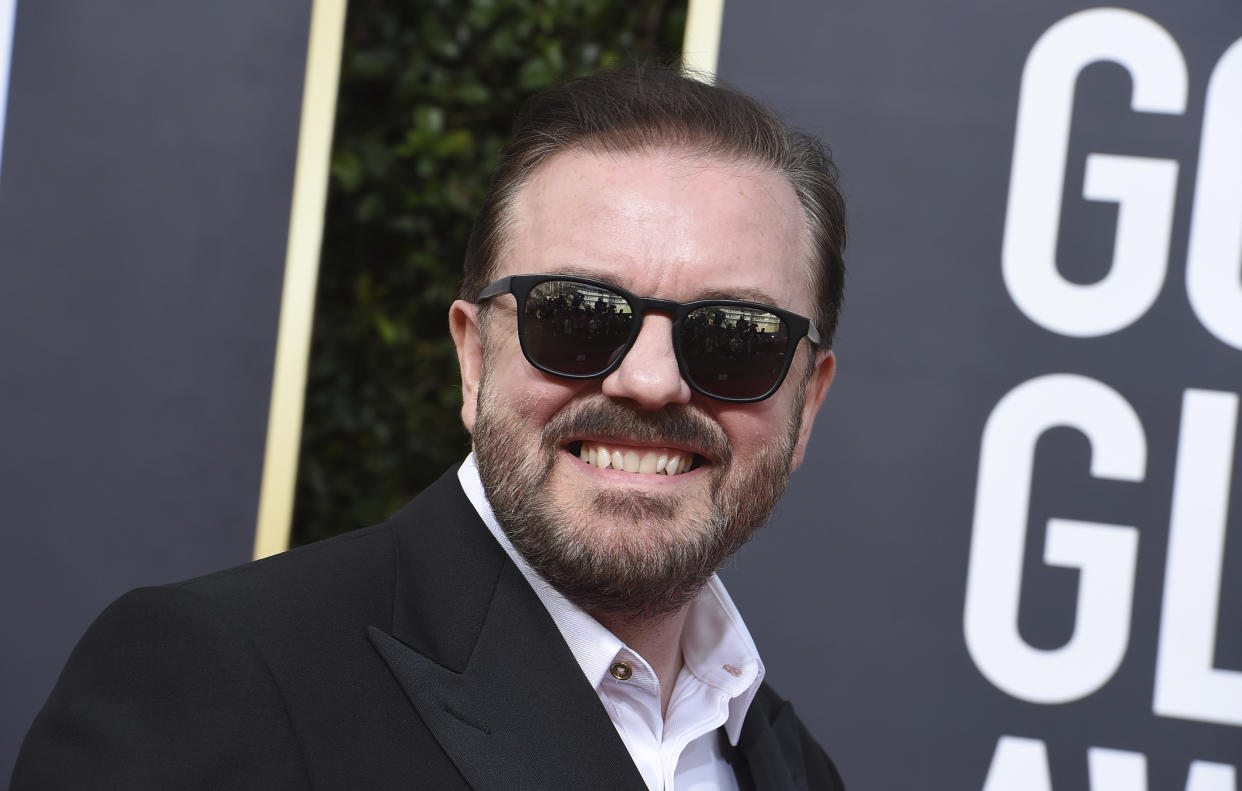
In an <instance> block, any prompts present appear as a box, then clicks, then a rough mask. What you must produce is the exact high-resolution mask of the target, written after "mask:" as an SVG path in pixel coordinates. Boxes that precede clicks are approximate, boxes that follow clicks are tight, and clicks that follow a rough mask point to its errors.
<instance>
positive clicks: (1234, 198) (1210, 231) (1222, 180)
mask: <svg viewBox="0 0 1242 791" xmlns="http://www.w3.org/2000/svg"><path fill="white" fill-rule="evenodd" d="M1240 140H1242V40H1238V41H1236V42H1234V44H1233V46H1231V47H1230V48H1229V49H1227V50H1225V54H1224V55H1222V56H1221V59H1220V61H1219V62H1218V63H1217V64H1216V68H1215V69H1214V70H1213V71H1212V79H1211V80H1209V81H1208V90H1207V105H1206V107H1205V108H1204V113H1203V137H1202V138H1201V140H1200V143H1199V173H1198V175H1197V176H1196V177H1195V203H1194V213H1193V214H1192V215H1191V220H1190V245H1189V247H1188V249H1187V252H1186V293H1187V295H1188V296H1189V297H1190V306H1191V307H1192V308H1193V309H1194V311H1195V315H1196V316H1198V317H1199V321H1200V322H1202V323H1203V326H1204V327H1206V328H1207V330H1208V332H1210V333H1212V334H1213V335H1215V336H1216V337H1217V338H1219V339H1220V340H1222V341H1224V342H1225V343H1227V344H1229V345H1230V346H1232V347H1234V348H1235V349H1242V146H1240V145H1239V144H1238V141H1240Z"/></svg>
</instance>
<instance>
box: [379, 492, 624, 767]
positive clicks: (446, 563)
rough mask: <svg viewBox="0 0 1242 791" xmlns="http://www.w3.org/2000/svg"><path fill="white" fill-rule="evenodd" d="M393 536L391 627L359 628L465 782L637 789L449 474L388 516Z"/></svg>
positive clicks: (565, 659) (531, 601)
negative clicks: (395, 580) (395, 572)
mask: <svg viewBox="0 0 1242 791" xmlns="http://www.w3.org/2000/svg"><path fill="white" fill-rule="evenodd" d="M450 475H452V477H453V480H452V481H451V482H449V481H447V479H448V478H449V476H450ZM446 484H447V485H446ZM394 534H395V535H396V537H397V542H398V552H399V555H400V557H401V560H400V569H399V584H398V586H397V600H396V601H395V603H394V622H393V626H392V630H391V633H390V632H389V631H385V630H383V629H380V628H377V627H374V626H373V627H371V628H370V629H369V630H368V634H369V637H370V639H371V642H372V644H373V645H374V646H375V648H376V650H377V651H378V652H379V654H380V656H381V657H383V659H384V661H385V663H387V665H388V667H389V669H390V670H391V671H392V673H393V675H394V676H395V677H396V678H397V681H398V682H399V683H400V685H401V687H402V689H403V690H404V691H405V694H406V696H407V697H408V698H409V700H410V702H411V703H412V704H413V706H414V708H415V709H416V710H417V711H418V713H419V716H420V717H421V718H422V720H423V722H424V723H425V724H426V725H427V728H428V729H429V730H430V731H431V732H432V733H433V734H434V735H435V737H436V739H437V740H438V741H439V743H440V746H441V747H442V748H443V749H444V751H445V753H446V754H448V756H449V757H450V758H451V759H452V761H453V763H454V764H455V765H456V766H457V768H458V770H459V771H460V772H461V773H462V775H463V776H464V777H465V778H466V781H467V782H468V783H470V785H471V786H473V787H474V788H475V789H478V791H485V790H487V789H496V790H497V791H499V790H500V789H505V790H506V791H508V790H509V789H515V788H539V789H567V790H568V789H580V788H599V789H617V790H618V791H620V790H621V789H629V790H630V791H641V789H644V788H645V787H646V786H645V784H644V783H643V780H642V777H641V775H639V773H638V770H637V769H636V768H635V767H634V763H633V760H632V759H631V758H630V755H629V753H628V752H627V751H626V749H625V746H624V744H622V742H621V739H620V737H619V736H618V735H617V732H616V729H615V728H614V727H613V725H612V722H611V721H610V720H609V718H608V715H607V713H606V712H605V711H604V708H603V705H602V704H601V703H600V701H599V698H598V696H597V695H596V694H595V690H594V689H592V688H591V685H590V684H589V683H588V682H587V680H586V679H585V678H584V677H583V675H582V671H581V669H580V668H579V667H578V664H577V662H576V661H574V658H573V655H572V654H571V653H570V651H569V647H568V646H567V645H565V642H564V640H563V639H562V638H561V635H560V632H559V631H558V630H557V629H556V625H555V624H554V623H553V622H552V619H551V616H549V615H548V613H547V611H546V610H545V609H544V607H543V604H542V603H541V602H540V601H539V598H538V597H537V596H536V595H535V593H534V591H532V590H531V589H530V586H529V584H528V583H527V582H526V579H525V578H524V577H522V574H521V572H520V571H518V569H517V567H516V566H514V565H513V563H512V562H511V561H510V560H509V559H508V557H507V556H506V555H505V554H504V551H503V550H502V549H501V548H500V547H499V546H498V545H497V544H496V541H495V539H494V538H492V536H491V535H490V534H489V533H488V531H487V528H486V526H484V525H483V524H482V522H481V521H480V520H479V517H478V515H477V514H476V513H475V511H474V509H473V507H472V506H471V505H470V503H469V500H467V499H466V497H465V495H464V494H463V493H462V492H461V489H460V486H459V485H458V483H457V481H456V476H455V475H453V474H452V473H451V472H450V474H449V475H446V476H445V477H444V478H442V479H441V480H440V481H439V482H438V483H437V484H435V485H434V486H433V487H432V488H431V489H429V490H428V491H427V493H426V494H424V495H423V496H420V497H419V498H418V500H415V502H414V503H412V504H411V506H409V507H407V509H406V510H405V511H403V512H402V514H399V515H398V516H397V517H395V518H394Z"/></svg>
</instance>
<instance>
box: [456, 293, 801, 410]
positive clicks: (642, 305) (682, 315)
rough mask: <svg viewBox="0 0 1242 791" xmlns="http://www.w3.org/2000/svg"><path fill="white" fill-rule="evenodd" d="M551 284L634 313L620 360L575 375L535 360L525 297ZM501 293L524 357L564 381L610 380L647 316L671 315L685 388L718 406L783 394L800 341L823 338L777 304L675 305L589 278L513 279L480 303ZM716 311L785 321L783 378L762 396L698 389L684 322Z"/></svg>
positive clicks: (485, 295)
mask: <svg viewBox="0 0 1242 791" xmlns="http://www.w3.org/2000/svg"><path fill="white" fill-rule="evenodd" d="M550 281H567V282H570V283H582V284H584V285H588V286H592V287H594V288H598V289H601V290H604V291H610V292H612V293H614V294H616V295H617V296H619V297H621V298H622V299H624V300H625V301H626V302H627V303H629V306H630V311H631V314H632V315H633V317H634V319H635V320H634V322H633V325H632V326H631V328H630V334H629V337H628V338H626V339H625V343H624V344H623V345H622V347H621V349H622V351H621V353H620V354H617V355H616V357H615V359H614V360H613V361H612V362H611V363H610V364H609V365H608V366H607V367H606V368H604V369H602V370H600V371H598V372H595V373H589V374H572V373H564V372H562V371H557V370H554V369H552V368H548V367H547V366H545V365H542V364H540V363H539V361H537V360H535V359H534V358H533V357H532V356H531V354H530V352H529V351H528V350H527V348H526V298H527V297H528V296H530V292H531V291H532V290H533V289H534V288H535V286H537V285H539V284H540V283H547V282H550ZM501 294H512V295H513V296H514V298H515V299H517V323H518V343H519V344H520V345H521V347H522V354H523V355H524V356H525V357H526V361H527V362H529V363H530V364H531V365H533V366H534V367H535V368H538V369H539V370H540V371H543V372H544V373H548V374H552V375H553V376H560V377H562V378H565V379H599V378H601V377H604V376H607V375H608V374H610V373H612V372H613V371H615V370H616V369H617V368H618V367H619V366H620V365H621V361H622V360H624V359H625V355H627V354H629V353H630V349H632V348H633V347H634V341H635V340H636V339H637V338H638V333H639V332H640V331H641V330H642V325H643V317H644V316H646V314H647V312H648V311H651V312H653V313H666V314H669V315H671V316H672V317H673V355H674V357H676V359H677V368H678V370H679V371H680V372H681V378H682V379H683V380H685V382H686V384H688V385H690V389H692V390H694V391H695V392H696V393H699V394H701V395H705V396H707V397H708V398H714V399H716V400H717V401H728V402H730V403H739V404H749V403H754V402H756V401H762V400H764V399H765V398H769V397H771V395H772V394H773V393H775V392H776V391H777V390H779V389H780V386H781V385H782V384H784V382H785V377H786V376H787V375H788V374H789V366H790V365H791V364H792V362H793V357H794V352H795V351H796V350H797V347H798V342H799V341H801V340H802V339H803V338H806V339H807V341H808V342H809V343H810V344H811V345H812V346H819V344H820V335H819V330H818V329H817V328H816V327H815V325H814V324H813V323H812V322H811V320H810V319H808V318H807V317H805V316H799V315H798V314H797V313H790V312H789V311H787V310H782V309H781V308H777V307H773V306H772V305H764V304H763V303H761V302H746V301H743V300H736V299H702V300H696V301H694V302H674V301H673V300H670V299H655V298H653V297H640V296H637V295H636V294H632V293H630V292H629V291H626V290H625V289H623V288H621V287H620V286H617V285H613V284H612V283H607V282H605V281H602V280H593V279H591V278H589V277H578V276H575V275H548V274H541V275H508V276H506V277H502V278H500V279H499V280H497V281H495V282H494V283H491V284H489V285H487V286H486V287H485V288H484V289H483V290H482V291H480V292H479V296H478V298H477V299H476V300H475V302H476V304H477V303H480V302H483V301H484V300H487V299H491V298H492V297H496V296H499V295H501ZM714 306H720V307H732V308H751V309H753V310H761V311H764V312H766V313H771V314H772V315H774V316H776V317H777V318H778V319H780V320H781V321H782V322H783V323H784V324H785V327H786V328H787V329H788V330H789V338H788V340H787V341H786V343H787V347H786V349H785V359H784V365H783V367H782V368H781V371H780V374H779V375H778V376H777V377H776V381H775V382H774V383H773V384H772V386H771V387H770V388H768V389H767V390H766V391H765V392H764V393H763V394H762V395H757V396H751V397H747V398H735V397H731V396H722V395H717V394H716V393H713V392H711V391H710V390H705V389H704V388H703V387H701V386H700V385H698V384H697V383H696V382H695V381H694V379H693V378H692V377H691V376H690V372H689V367H688V366H687V365H686V360H685V354H684V352H683V350H682V333H681V331H680V330H681V326H682V322H683V321H684V320H685V319H686V317H687V316H689V315H690V314H691V313H693V312H694V311H696V310H701V309H703V308H710V307H714Z"/></svg>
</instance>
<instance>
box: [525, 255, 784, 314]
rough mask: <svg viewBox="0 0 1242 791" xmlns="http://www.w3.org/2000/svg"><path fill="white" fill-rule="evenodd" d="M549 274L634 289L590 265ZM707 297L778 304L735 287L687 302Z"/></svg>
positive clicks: (768, 296)
mask: <svg viewBox="0 0 1242 791" xmlns="http://www.w3.org/2000/svg"><path fill="white" fill-rule="evenodd" d="M549 274H562V275H574V276H576V277H589V278H591V279H592V280H599V281H601V282H604V283H608V284H610V285H614V286H616V287H617V288H623V289H625V290H626V291H633V289H631V288H629V287H628V286H626V285H624V284H623V283H619V282H617V279H616V278H615V277H613V276H612V275H610V274H608V273H606V272H600V271H598V270H595V269H590V268H588V267H583V266H575V265H573V264H567V265H565V266H561V267H557V269H556V271H555V272H553V273H549ZM638 296H640V297H641V296H648V295H645V294H638ZM705 299H733V300H738V301H740V302H758V303H760V304H763V305H773V306H775V305H777V304H778V303H777V301H776V300H775V299H773V298H772V295H771V294H767V293H765V292H763V291H760V290H759V289H756V288H735V289H716V288H714V289H710V290H707V291H700V292H699V293H698V294H696V295H695V297H694V299H688V300H685V301H686V302H698V301H701V300H705Z"/></svg>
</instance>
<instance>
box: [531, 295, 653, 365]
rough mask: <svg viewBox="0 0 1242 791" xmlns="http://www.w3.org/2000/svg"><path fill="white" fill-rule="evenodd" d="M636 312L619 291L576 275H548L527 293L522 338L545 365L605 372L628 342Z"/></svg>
mask: <svg viewBox="0 0 1242 791" xmlns="http://www.w3.org/2000/svg"><path fill="white" fill-rule="evenodd" d="M633 319H634V316H633V314H632V312H631V309H630V305H629V303H628V302H626V301H625V299H624V298H623V297H621V295H619V294H617V293H615V292H613V291H610V290H608V289H605V288H600V287H599V286H592V285H589V284H587V283H576V282H574V281H572V280H547V281H544V282H543V283H540V284H539V285H537V286H535V287H534V288H533V289H531V291H530V294H529V295H528V296H527V297H526V315H525V316H524V320H523V325H524V338H523V343H524V344H525V347H526V353H527V354H528V355H530V357H531V358H532V359H533V360H535V361H536V362H538V363H539V365H542V366H543V367H545V368H547V369H549V370H551V371H555V372H556V373H561V374H569V375H570V376H593V375H595V374H598V373H601V372H602V371H604V370H605V369H606V368H607V367H608V366H609V365H611V364H612V362H613V360H615V359H616V357H617V355H619V354H620V353H621V352H622V351H623V350H624V348H625V342H626V341H627V340H628V339H629V337H630V328H631V326H632V324H633Z"/></svg>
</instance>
